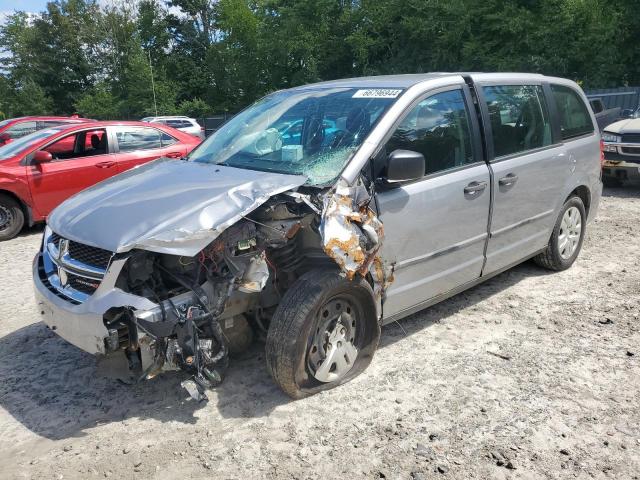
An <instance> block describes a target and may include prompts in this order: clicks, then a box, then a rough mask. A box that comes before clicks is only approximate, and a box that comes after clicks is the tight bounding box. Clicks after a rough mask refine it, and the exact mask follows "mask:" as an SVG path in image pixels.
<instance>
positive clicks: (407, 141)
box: [386, 90, 474, 175]
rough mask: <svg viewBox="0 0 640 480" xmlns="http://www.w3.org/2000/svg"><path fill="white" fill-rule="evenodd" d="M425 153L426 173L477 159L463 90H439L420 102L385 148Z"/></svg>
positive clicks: (389, 150) (391, 150) (388, 152)
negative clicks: (474, 156) (474, 153)
mask: <svg viewBox="0 0 640 480" xmlns="http://www.w3.org/2000/svg"><path fill="white" fill-rule="evenodd" d="M398 149H400V150H412V151H414V152H419V153H422V155H424V159H425V165H426V169H425V175H429V174H431V173H436V172H441V171H444V170H448V169H450V168H455V167H459V166H462V165H467V164H470V163H473V162H474V158H473V148H472V142H471V129H470V120H469V112H468V111H467V107H466V104H465V99H464V94H463V93H462V90H451V91H448V92H443V93H438V94H436V95H433V96H431V97H429V98H427V99H425V100H423V101H422V102H420V103H419V104H418V105H417V106H416V107H415V108H413V110H411V112H409V114H408V115H407V116H406V117H405V118H404V119H403V120H402V121H401V123H400V125H399V126H398V128H397V129H396V131H395V132H394V133H393V135H392V136H391V138H390V139H389V141H388V142H387V145H386V152H387V154H390V153H391V152H393V151H394V150H398Z"/></svg>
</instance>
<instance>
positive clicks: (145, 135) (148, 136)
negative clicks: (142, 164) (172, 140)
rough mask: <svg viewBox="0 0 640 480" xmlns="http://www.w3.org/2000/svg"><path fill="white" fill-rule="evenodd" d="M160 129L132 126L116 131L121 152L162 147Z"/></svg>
mask: <svg viewBox="0 0 640 480" xmlns="http://www.w3.org/2000/svg"><path fill="white" fill-rule="evenodd" d="M160 137H161V135H160V131H158V130H156V129H155V128H130V129H126V130H125V129H123V130H119V131H116V138H117V139H118V146H119V147H120V151H121V152H131V151H134V150H152V149H154V148H161V147H162V140H161V138H160Z"/></svg>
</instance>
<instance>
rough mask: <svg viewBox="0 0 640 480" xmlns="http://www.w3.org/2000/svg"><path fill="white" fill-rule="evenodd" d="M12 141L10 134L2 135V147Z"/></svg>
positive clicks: (0, 138) (0, 142)
mask: <svg viewBox="0 0 640 480" xmlns="http://www.w3.org/2000/svg"><path fill="white" fill-rule="evenodd" d="M10 141H11V136H10V135H9V134H8V133H0V145H5V144H7V143H9V142H10Z"/></svg>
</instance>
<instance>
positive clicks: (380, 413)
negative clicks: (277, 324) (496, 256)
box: [0, 187, 640, 479]
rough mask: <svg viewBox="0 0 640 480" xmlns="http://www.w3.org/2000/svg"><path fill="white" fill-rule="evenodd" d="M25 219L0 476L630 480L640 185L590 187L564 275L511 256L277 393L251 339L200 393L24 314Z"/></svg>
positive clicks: (637, 406)
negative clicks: (337, 372)
mask: <svg viewBox="0 0 640 480" xmlns="http://www.w3.org/2000/svg"><path fill="white" fill-rule="evenodd" d="M40 236H41V229H33V230H31V231H29V232H27V233H25V234H23V235H22V236H20V237H19V238H16V239H14V240H12V241H10V242H5V243H2V244H0V296H1V298H2V300H1V302H0V478H38V479H40V478H45V479H46V478H58V479H59V478H83V479H85V478H104V477H113V478H158V479H166V478H176V477H184V478H192V479H193V478H225V479H235V478H238V479H242V478H292V479H303V478H348V479H351V478H369V479H377V478H387V479H396V478H398V479H410V478H413V479H418V478H456V479H462V478H479V479H486V478H496V479H500V478H514V479H515V478H523V479H529V478H536V479H537V478H624V479H638V478H640V330H639V319H638V314H639V313H640V295H639V292H640V240H639V236H640V188H638V187H627V188H624V189H613V190H607V191H605V197H604V198H603V200H602V205H601V210H600V214H599V216H598V218H597V219H596V220H595V222H593V223H591V225H590V228H589V229H588V234H587V238H586V241H585V244H584V248H583V251H582V254H581V256H580V258H579V259H578V261H577V263H576V264H575V265H574V266H573V268H571V269H570V270H568V271H566V272H562V273H555V274H550V273H548V272H546V271H544V270H541V269H539V268H537V267H536V266H535V265H533V264H532V263H530V262H528V263H525V264H523V265H521V266H519V267H517V268H515V269H513V270H511V271H509V272H507V273H504V274H502V275H500V276H498V277H496V278H494V279H493V280H490V281H488V282H486V283H484V284H483V285H480V286H478V287H476V288H474V289H472V290H470V291H468V292H465V293H463V294H461V295H458V296H456V297H454V298H452V299H450V300H448V301H446V302H444V303H441V304H439V305H436V306H435V307H432V308H430V309H428V310H426V311H423V312H420V313H419V314H416V315H414V316H412V317H411V318H409V319H406V320H404V321H402V322H401V323H400V324H392V325H390V326H388V327H386V328H385V329H384V330H383V336H382V344H381V347H380V350H379V351H378V353H377V354H376V357H375V358H374V361H373V363H372V365H371V366H370V367H369V369H368V370H367V371H366V372H365V373H364V374H363V375H361V376H360V377H358V378H357V379H355V380H354V381H352V382H351V383H349V384H347V385H344V386H342V387H340V388H338V389H335V390H332V391H329V392H325V393H322V394H319V395H316V396H314V397H311V398H308V399H305V400H300V401H296V402H293V401H291V400H289V399H288V398H287V397H285V396H284V394H282V393H281V392H280V391H279V390H278V388H277V387H275V386H274V384H273V383H272V382H271V380H270V378H269V377H268V375H267V372H266V368H265V365H264V355H263V353H262V351H261V349H260V348H259V347H256V348H255V349H254V351H253V352H250V353H249V354H247V355H246V356H245V357H244V358H242V359H239V360H236V361H234V362H232V367H231V369H230V371H229V374H228V377H227V379H226V381H225V383H224V384H223V385H222V386H221V387H220V388H219V389H217V390H216V391H214V392H212V393H211V394H210V401H209V402H208V403H201V404H197V403H195V402H193V401H190V400H187V399H186V394H185V392H184V391H182V390H181V389H180V388H179V382H180V379H181V377H180V375H179V374H166V375H163V376H161V377H160V378H156V379H154V380H153V381H151V382H147V383H144V384H140V385H136V386H133V387H130V386H124V385H121V384H119V383H117V382H115V381H112V380H108V379H105V378H101V377H99V376H97V375H96V369H95V362H94V361H93V358H92V357H91V356H89V355H87V354H85V353H83V352H81V351H79V350H78V349H76V348H74V347H72V346H71V345H68V344H66V343H65V342H64V341H63V340H61V339H59V338H58V337H56V336H55V335H54V334H52V333H51V332H49V331H48V330H47V329H46V328H45V326H44V325H43V324H42V323H39V322H38V315H37V314H36V312H35V307H34V304H33V303H34V302H33V299H32V294H31V270H30V265H31V259H32V257H33V254H34V253H35V251H36V249H37V248H38V244H39V242H40Z"/></svg>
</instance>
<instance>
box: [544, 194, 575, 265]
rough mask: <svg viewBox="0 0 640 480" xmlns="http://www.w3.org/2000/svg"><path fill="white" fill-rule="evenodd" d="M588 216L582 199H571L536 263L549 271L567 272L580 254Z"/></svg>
mask: <svg viewBox="0 0 640 480" xmlns="http://www.w3.org/2000/svg"><path fill="white" fill-rule="evenodd" d="M586 220H587V214H586V212H585V209H584V204H583V203H582V200H581V199H580V197H570V198H569V199H568V200H567V201H566V202H565V204H564V205H563V206H562V209H561V210H560V215H558V220H556V224H555V226H554V228H553V232H552V233H551V238H550V239H549V244H548V245H547V248H546V249H545V251H544V252H542V253H540V254H538V255H537V256H535V257H534V261H535V262H536V263H537V264H538V265H540V266H541V267H544V268H547V269H549V270H555V271H561V270H566V269H567V268H569V267H570V266H571V265H573V262H575V260H576V258H578V254H579V253H580V249H581V248H582V241H583V240H584V233H585V230H586V226H587V222H586Z"/></svg>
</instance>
